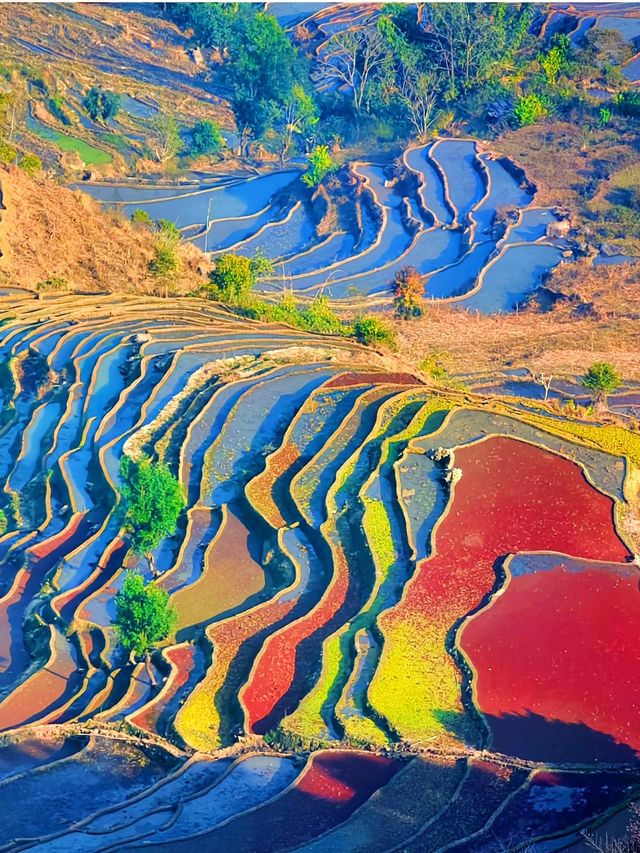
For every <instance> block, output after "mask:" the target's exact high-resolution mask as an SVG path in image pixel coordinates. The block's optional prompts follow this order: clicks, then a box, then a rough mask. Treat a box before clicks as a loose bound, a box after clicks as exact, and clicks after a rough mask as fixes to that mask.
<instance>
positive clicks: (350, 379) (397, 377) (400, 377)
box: [325, 372, 422, 388]
mask: <svg viewBox="0 0 640 853" xmlns="http://www.w3.org/2000/svg"><path fill="white" fill-rule="evenodd" d="M421 384H422V383H421V382H420V381H419V380H418V379H416V377H415V376H412V375H411V374H410V373H383V372H380V373H341V374H339V375H338V376H336V377H334V378H333V379H332V380H331V381H330V382H327V384H326V386H325V388H349V387H351V386H352V385H421Z"/></svg>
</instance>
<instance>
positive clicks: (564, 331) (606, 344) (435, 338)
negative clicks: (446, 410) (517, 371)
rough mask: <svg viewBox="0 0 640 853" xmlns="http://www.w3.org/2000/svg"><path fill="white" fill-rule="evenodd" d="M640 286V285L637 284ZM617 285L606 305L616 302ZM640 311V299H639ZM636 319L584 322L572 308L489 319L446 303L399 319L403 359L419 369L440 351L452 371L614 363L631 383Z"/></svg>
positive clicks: (637, 342) (638, 369)
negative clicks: (416, 317) (421, 314)
mask: <svg viewBox="0 0 640 853" xmlns="http://www.w3.org/2000/svg"><path fill="white" fill-rule="evenodd" d="M636 288H637V285H636ZM614 294H615V287H613V288H611V289H610V290H608V291H607V292H606V293H605V294H604V295H603V296H602V303H609V302H610V301H611V300H613V299H615V295H614ZM635 304H636V308H640V295H637V296H636V299H635ZM636 317H637V313H635V316H622V315H621V314H615V315H614V314H611V315H605V314H603V316H602V318H601V319H594V318H593V317H585V318H579V317H576V316H575V313H574V312H573V311H572V310H569V309H568V308H567V309H565V308H564V307H563V308H560V309H558V310H555V311H551V312H548V313H544V314H541V313H536V312H534V311H523V312H519V313H516V314H498V315H495V316H491V317H488V316H484V315H482V314H467V313H465V312H461V311H459V310H456V309H455V308H452V307H450V306H447V305H433V306H431V305H430V306H429V307H428V309H427V313H426V316H425V317H422V318H421V319H419V320H414V321H408V322H405V321H401V320H395V321H394V325H395V327H396V329H397V330H398V333H399V334H398V338H399V355H400V356H401V358H402V359H403V360H405V361H406V362H408V363H409V364H412V365H414V366H417V365H418V364H419V363H420V362H421V361H422V360H423V359H424V358H426V357H427V356H429V355H432V354H433V353H435V352H446V353H449V354H450V356H451V361H452V362H453V363H452V366H451V368H450V372H451V373H467V372H476V371H500V370H503V369H505V368H508V367H528V368H529V369H530V370H533V371H541V372H544V373H547V374H549V373H555V374H556V375H558V374H562V375H579V374H581V373H584V371H585V370H586V368H587V367H588V366H589V365H590V364H591V363H593V362H594V361H611V362H613V363H614V364H615V365H616V367H617V368H618V370H620V371H621V372H622V374H623V376H624V377H625V378H626V379H640V359H639V358H638V352H640V322H638V320H637V319H636Z"/></svg>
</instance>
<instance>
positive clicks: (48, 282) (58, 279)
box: [36, 275, 69, 290]
mask: <svg viewBox="0 0 640 853" xmlns="http://www.w3.org/2000/svg"><path fill="white" fill-rule="evenodd" d="M36 290H69V281H68V279H66V278H65V277H64V276H62V275H52V276H51V277H50V278H45V280H44V281H39V282H38V284H37V285H36Z"/></svg>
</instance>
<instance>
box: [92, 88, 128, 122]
mask: <svg viewBox="0 0 640 853" xmlns="http://www.w3.org/2000/svg"><path fill="white" fill-rule="evenodd" d="M120 104H121V98H120V95H118V94H117V93H116V92H109V91H108V90H107V89H102V88H101V87H100V86H93V88H91V89H89V91H88V92H87V94H86V95H85V99H84V101H83V105H84V108H85V110H86V111H87V112H88V113H89V115H90V116H91V118H92V119H93V120H94V121H99V122H103V123H104V122H107V121H109V119H111V118H115V117H116V116H117V115H118V113H119V112H120Z"/></svg>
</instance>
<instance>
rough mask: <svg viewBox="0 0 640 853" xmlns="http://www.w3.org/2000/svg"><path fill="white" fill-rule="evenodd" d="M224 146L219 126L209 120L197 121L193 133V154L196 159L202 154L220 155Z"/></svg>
mask: <svg viewBox="0 0 640 853" xmlns="http://www.w3.org/2000/svg"><path fill="white" fill-rule="evenodd" d="M222 145H223V139H222V135H221V133H220V130H219V128H218V125H217V124H216V123H215V122H213V121H210V120H209V119H203V120H201V121H197V122H196V123H195V125H194V126H193V130H192V131H191V153H192V154H193V155H194V156H195V157H199V156H200V155H201V154H218V153H219V152H220V149H221V148H222Z"/></svg>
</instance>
